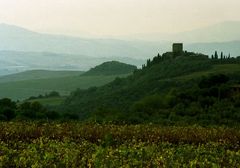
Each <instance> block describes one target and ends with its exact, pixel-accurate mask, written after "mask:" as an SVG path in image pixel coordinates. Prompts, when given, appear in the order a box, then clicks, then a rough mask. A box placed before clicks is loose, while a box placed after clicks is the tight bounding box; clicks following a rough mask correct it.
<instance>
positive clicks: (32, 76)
mask: <svg viewBox="0 0 240 168" xmlns="http://www.w3.org/2000/svg"><path fill="white" fill-rule="evenodd" d="M83 73H84V72H83V71H49V70H30V71H25V72H20V73H16V74H11V75H6V76H2V77H0V83H5V82H16V81H25V80H36V79H48V78H61V77H68V76H78V75H81V74H83Z"/></svg>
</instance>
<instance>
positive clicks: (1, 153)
mask: <svg viewBox="0 0 240 168" xmlns="http://www.w3.org/2000/svg"><path fill="white" fill-rule="evenodd" d="M0 127H1V132H0V167H3V168H5V167H69V168H70V167H71V168H74V167H96V168H98V167H99V168H104V167H116V168H118V167H129V168H131V167H174V168H175V167H214V168H215V167H216V168H218V167H227V168H236V167H240V144H239V141H240V132H239V129H237V128H222V127H217V128H202V127H196V126H195V127H161V126H155V125H108V124H107V125H99V124H80V123H71V122H68V123H61V124H60V123H45V124H43V123H41V122H39V123H37V122H31V123H29V122H21V123H19V122H10V123H0Z"/></svg>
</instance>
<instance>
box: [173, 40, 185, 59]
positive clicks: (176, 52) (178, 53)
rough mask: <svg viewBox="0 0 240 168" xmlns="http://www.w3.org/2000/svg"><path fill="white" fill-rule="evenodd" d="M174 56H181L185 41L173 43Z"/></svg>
mask: <svg viewBox="0 0 240 168" xmlns="http://www.w3.org/2000/svg"><path fill="white" fill-rule="evenodd" d="M172 52H173V56H174V57H176V56H181V55H182V53H183V43H173V46H172Z"/></svg>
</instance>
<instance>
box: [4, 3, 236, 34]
mask: <svg viewBox="0 0 240 168" xmlns="http://www.w3.org/2000/svg"><path fill="white" fill-rule="evenodd" d="M239 8H240V0H0V22H3V23H8V24H14V25H18V26H22V27H25V28H29V29H31V30H35V31H40V32H48V33H57V34H72V35H81V34H82V33H83V32H84V33H89V34H94V35H127V34H135V33H152V32H179V31H184V30H191V29H194V28H198V27H203V26H206V25H210V24H214V23H218V22H222V21H228V20H240V10H239Z"/></svg>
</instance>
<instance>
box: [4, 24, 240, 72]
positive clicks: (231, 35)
mask: <svg viewBox="0 0 240 168" xmlns="http://www.w3.org/2000/svg"><path fill="white" fill-rule="evenodd" d="M239 30H240V22H223V23H219V24H216V25H213V26H209V27H205V28H202V29H197V30H192V31H188V32H183V33H177V34H158V33H156V34H138V35H134V36H131V37H129V36H128V37H124V39H123V37H119V39H123V40H119V39H107V38H104V39H93V38H92V39H91V38H79V37H71V36H63V35H50V34H42V33H36V32H33V31H30V30H27V29H24V28H21V27H17V26H12V25H7V24H0V76H1V75H6V74H11V73H17V72H22V71H25V70H31V69H47V70H80V71H87V70H89V69H90V68H92V67H95V66H96V65H99V64H101V63H103V62H106V61H111V60H115V61H120V62H124V63H128V64H133V65H136V66H138V67H139V66H141V65H142V64H143V63H145V60H146V59H148V58H152V57H154V56H155V55H157V53H158V52H159V53H160V54H161V53H164V52H166V51H170V50H171V44H172V43H173V42H184V49H185V50H188V51H194V52H201V53H204V54H207V55H211V54H213V53H214V52H215V51H216V50H217V51H219V52H221V51H223V52H224V53H225V54H226V55H228V54H229V53H231V55H232V56H239V55H240V47H239V46H240V31H239Z"/></svg>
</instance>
